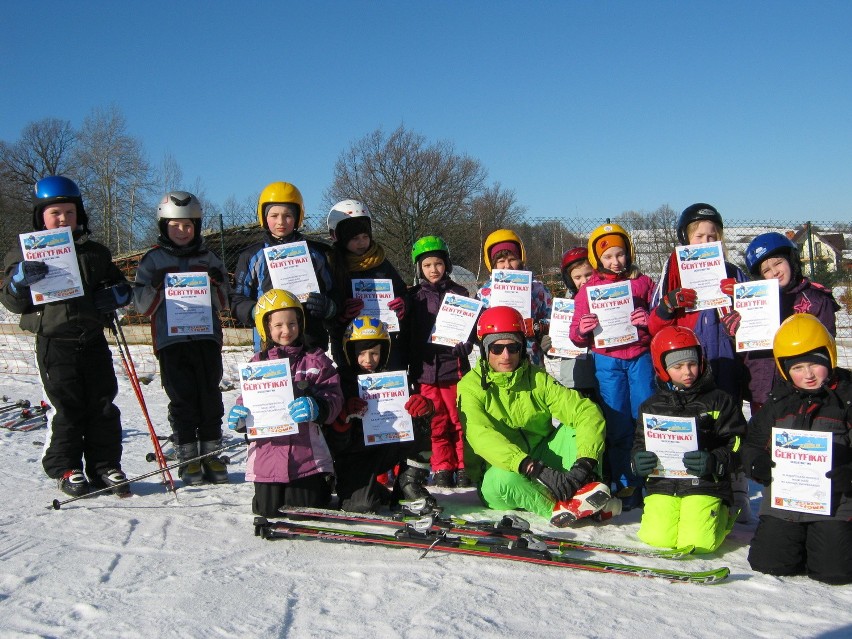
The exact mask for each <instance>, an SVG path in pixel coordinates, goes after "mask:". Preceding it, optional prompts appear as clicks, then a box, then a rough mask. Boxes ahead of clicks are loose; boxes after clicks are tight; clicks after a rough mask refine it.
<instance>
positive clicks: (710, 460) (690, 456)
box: [683, 450, 725, 477]
mask: <svg viewBox="0 0 852 639" xmlns="http://www.w3.org/2000/svg"><path fill="white" fill-rule="evenodd" d="M683 466H684V468H686V472H688V473H689V474H690V475H695V476H696V477H704V476H705V475H717V476H721V475H724V474H725V473H724V472H723V470H724V469H723V468H722V465H721V464H719V463H717V462H716V456H715V455H714V454H713V453H710V452H707V451H706V450H691V451H689V452H688V453H684V454H683Z"/></svg>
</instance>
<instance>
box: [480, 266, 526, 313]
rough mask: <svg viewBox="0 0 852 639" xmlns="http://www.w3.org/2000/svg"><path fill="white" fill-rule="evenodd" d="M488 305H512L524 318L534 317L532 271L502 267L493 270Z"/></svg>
mask: <svg viewBox="0 0 852 639" xmlns="http://www.w3.org/2000/svg"><path fill="white" fill-rule="evenodd" d="M488 305H489V306H491V307H494V306H510V307H511V308H514V309H515V310H516V311H518V312H519V313H520V314H521V317H523V318H524V319H530V318H532V273H531V272H530V271H512V270H509V269H501V268H496V269H494V270H493V271H491V295H490V297H489V302H488Z"/></svg>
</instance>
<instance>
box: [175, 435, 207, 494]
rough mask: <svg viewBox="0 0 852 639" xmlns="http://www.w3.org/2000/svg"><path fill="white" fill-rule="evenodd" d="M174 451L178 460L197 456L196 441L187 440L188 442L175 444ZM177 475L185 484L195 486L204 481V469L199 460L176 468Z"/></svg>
mask: <svg viewBox="0 0 852 639" xmlns="http://www.w3.org/2000/svg"><path fill="white" fill-rule="evenodd" d="M175 453H176V454H177V458H178V461H181V462H183V461H186V460H188V459H194V458H195V457H198V442H189V443H188V444H175ZM178 477H179V478H180V479H181V480H182V481H183V483H184V484H185V485H186V486H196V485H198V484H200V483H201V482H202V481H204V471H203V469H202V468H201V462H200V461H198V460H196V461H193V462H189V463H188V464H184V465H182V466H181V467H180V469H178Z"/></svg>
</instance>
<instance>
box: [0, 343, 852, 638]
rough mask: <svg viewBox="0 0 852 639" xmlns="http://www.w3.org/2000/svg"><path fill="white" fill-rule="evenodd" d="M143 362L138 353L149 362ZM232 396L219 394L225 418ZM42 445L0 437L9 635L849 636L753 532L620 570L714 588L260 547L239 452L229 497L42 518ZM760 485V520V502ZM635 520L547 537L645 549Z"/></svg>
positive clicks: (66, 510) (834, 594)
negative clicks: (716, 572)
mask: <svg viewBox="0 0 852 639" xmlns="http://www.w3.org/2000/svg"><path fill="white" fill-rule="evenodd" d="M137 349H138V350H137ZM146 349H147V347H144V346H140V347H134V351H133V352H134V353H135V354H136V356H138V357H142V356H143V354H146ZM116 370H118V371H119V372H120V371H121V363H120V361H118V360H117V361H116ZM119 384H120V393H119V398H118V403H119V405H120V408H121V410H122V418H123V422H124V460H123V466H124V468H125V470H126V471H127V472H128V474H130V475H137V474H142V473H145V472H149V471H151V470H153V465H152V464H150V463H148V462H146V461H145V455H146V453H147V452H149V451H150V450H151V444H150V440H149V437H148V433H147V429H146V427H145V425H144V421H143V419H142V416H141V412H140V409H139V405H138V403H137V402H136V400H135V397H134V395H133V392H132V390H131V388H130V386H129V384H128V382H127V380H126V379H125V378H124V376H123V374H121V372H120V374H119ZM144 392H145V397H146V399H147V404H148V408H149V409H150V411H151V414H152V418H153V419H154V422H155V424H156V425H157V429H158V431H159V433H160V434H163V435H165V434H168V426H167V422H166V415H165V405H166V399H165V394H164V393H163V391H162V389H161V388H160V387H159V378H155V379H154V381H153V382H152V383H151V384H150V385H148V386H145V387H144ZM0 394H4V395H7V396H10V397H12V398H13V399H18V398H25V399H29V400H30V401H33V402H34V403H35V402H37V401H38V400H39V399H40V398H41V388H40V385H39V383H38V380H37V378H36V377H34V376H32V375H26V376H20V377H17V378H14V379H13V375H9V374H6V375H4V376H3V378H2V381H0ZM235 397H236V391H229V392H227V393H226V398H225V402H226V407H227V406H230V405H231V404H232V403H233V400H234V398H235ZM44 434H45V431H44V429H41V430H35V431H32V432H28V433H23V432H10V431H7V430H0V464H2V467H3V469H4V472H3V479H4V480H3V481H2V483H0V502H2V504H3V507H2V511H0V558H2V563H0V636H2V637H4V638H5V637H98V638H99V639H100V638H103V637H122V638H132V637H145V638H146V639H147V638H151V637H234V638H244V637H295V638H302V637H382V638H392V637H406V638H414V639H419V638H427V637H440V638H445V637H468V638H472V637H536V638H539V637H559V638H560V639H564V638H566V637H568V638H570V637H619V636H628V635H629V636H634V637H649V638H650V637H661V636H666V637H686V638H689V639H695V638H696V637H716V638H718V637H751V636H754V637H772V638H773V639H775V638H777V637H825V638H828V637H831V638H838V639H839V638H840V637H850V636H852V587H829V586H825V585H821V584H818V583H816V582H812V581H811V580H809V579H807V578H804V577H796V578H783V579H782V578H775V577H769V576H766V575H761V574H756V573H753V572H751V571H750V569H749V567H748V564H747V562H746V553H747V550H748V542H749V540H750V538H751V536H752V533H753V530H754V524H752V525H737V526H736V527H735V529H734V531H733V533H732V535H731V536H730V537H729V539H728V540H727V541H726V542H725V544H724V545H723V546H722V548H721V549H720V551H719V552H717V553H716V554H715V555H713V556H709V557H707V556H705V557H694V558H690V559H686V560H682V561H672V560H662V559H656V560H655V559H643V560H637V559H632V558H625V559H624V560H623V561H625V562H632V563H646V562H647V563H650V564H652V565H660V566H666V567H671V568H684V569H690V570H700V569H706V568H710V567H715V566H720V565H726V566H729V567H730V568H731V576H730V577H729V579H728V580H727V581H726V582H724V583H721V584H718V585H713V586H693V585H683V584H670V583H667V582H662V581H657V580H651V579H642V578H635V577H626V576H619V575H611V574H594V573H588V572H578V571H574V570H570V569H563V568H551V567H547V566H538V565H532V564H520V563H517V562H508V561H500V560H493V559H483V558H479V557H467V556H461V555H448V554H442V553H440V552H432V553H430V554H429V555H427V556H426V557H425V558H424V559H418V557H419V555H420V552H419V551H417V550H413V549H389V548H379V547H364V546H355V545H346V544H332V543H323V542H318V541H284V540H277V541H265V540H263V539H261V538H259V537H255V536H254V531H253V525H252V520H253V517H252V514H251V507H250V501H251V496H252V493H253V487H252V486H251V484H247V483H245V481H244V477H243V470H244V464H243V460H244V458H245V455H244V453H242V452H239V453H235V454H234V455H233V457H234V461H233V463H232V465H231V483H230V484H229V485H225V486H202V487H193V488H180V489H179V490H178V492H177V499H175V497H173V496H172V495H171V494H169V493H167V492H166V491H165V490H164V488H163V486H162V485H161V484H159V483H158V481H157V479H156V478H155V477H152V478H150V479H146V480H142V481H141V482H139V483H137V484H135V486H134V493H135V495H134V496H133V497H132V498H129V499H118V498H116V497H113V496H101V497H97V498H93V499H90V500H83V501H78V502H75V503H73V504H68V505H66V506H64V507H62V509H61V510H59V511H55V510H53V509H52V508H50V504H51V502H52V500H53V499H55V498H57V497H60V498H61V494H60V493H59V491H58V490H57V489H56V487H55V485H54V482H53V481H52V480H50V479H48V478H47V477H46V476H45V475H44V473H43V472H42V469H41V465H40V462H39V457H40V452H41V447H40V442H43V440H44ZM237 450H241V449H237ZM752 488H753V496H752V507H753V509H754V510H755V511H756V510H757V507H758V502H759V500H760V493H759V490H758V488H759V487H757V486H753V487H752ZM435 492H437V493H440V497H439V499H440V501H441V503H442V504H443V505H444V506H445V507H446V510H447V511H448V512H450V513H452V514H458V515H464V516H467V517H470V518H486V517H495V516H496V515H498V513H495V512H491V511H488V510H487V509H484V508H482V507H481V506H480V505H479V504H478V503H477V501H476V497H475V494H474V493H472V492H471V491H461V492H460V491H451V490H436V491H435ZM639 517H640V514H639V513H636V512H631V513H627V514H625V515H622V516H621V517H619V518H617V519H614V520H612V521H611V522H610V523H607V524H588V525H584V526H581V527H578V528H577V529H574V530H568V531H556V529H551V530H550V531H551V532H557V534H561V535H564V536H566V537H577V538H581V539H592V540H597V541H606V542H618V543H625V544H627V543H629V544H633V545H638V544H639V542H638V540H637V539H636V536H635V533H636V530H637V528H638V522H639ZM529 519H530V521H531V522H532V524H533V527H534V528H536V529H540V530H548V529H550V527H549V525H548V524H547V523H546V522H545V521H544V520H542V519H540V518H536V517H534V516H530V517H529ZM580 556H589V555H588V554H581V555H580ZM609 557H612V556H609Z"/></svg>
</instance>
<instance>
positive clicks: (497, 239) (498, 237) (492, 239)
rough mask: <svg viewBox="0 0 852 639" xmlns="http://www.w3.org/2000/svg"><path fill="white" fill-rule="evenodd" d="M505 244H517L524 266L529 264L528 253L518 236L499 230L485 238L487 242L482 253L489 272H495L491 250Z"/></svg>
mask: <svg viewBox="0 0 852 639" xmlns="http://www.w3.org/2000/svg"><path fill="white" fill-rule="evenodd" d="M503 242H514V243H515V244H517V245H518V247H519V248H520V251H521V253H520V256H519V257H520V258H521V262H523V263H524V264H526V263H527V252H526V250H525V249H524V243H523V242H521V238H520V237H518V234H517V233H515V232H514V231H510V230H509V229H497V230H496V231H494V232H493V233H491V234H489V235H488V237H486V238H485V242H484V243H483V245H482V252H483V255H484V257H485V266H486V268H487V269H488V270H489V272H490V271H493V270H494V266H493V265H492V264H491V249H492V248H494V247H495V246H497V245H498V244H502V243H503Z"/></svg>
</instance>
